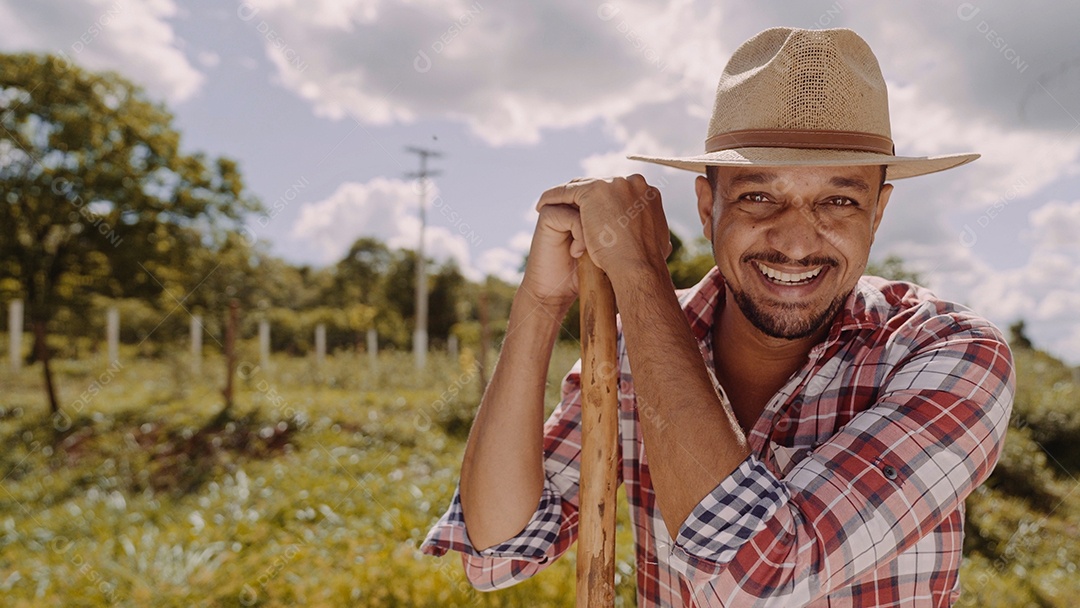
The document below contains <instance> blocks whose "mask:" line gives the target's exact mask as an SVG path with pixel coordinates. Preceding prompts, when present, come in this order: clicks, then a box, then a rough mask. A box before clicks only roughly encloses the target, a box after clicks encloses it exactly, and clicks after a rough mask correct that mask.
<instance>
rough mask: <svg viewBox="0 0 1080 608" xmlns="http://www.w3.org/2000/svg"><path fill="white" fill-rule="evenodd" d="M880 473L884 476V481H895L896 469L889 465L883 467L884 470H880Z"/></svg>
mask: <svg viewBox="0 0 1080 608" xmlns="http://www.w3.org/2000/svg"><path fill="white" fill-rule="evenodd" d="M881 472H882V473H884V474H885V479H888V480H889V481H892V480H894V479H896V469H895V468H893V467H892V466H890V465H885V468H884V469H881Z"/></svg>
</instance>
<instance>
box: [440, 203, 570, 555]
mask: <svg viewBox="0 0 1080 608" xmlns="http://www.w3.org/2000/svg"><path fill="white" fill-rule="evenodd" d="M580 226H581V224H580V220H579V217H578V214H577V212H576V211H574V210H573V209H571V208H569V207H566V206H562V205H553V206H548V207H546V208H544V209H541V210H540V216H539V218H538V219H537V225H536V231H535V232H534V234H533V241H532V246H531V247H530V250H529V261H528V263H527V264H526V268H525V276H524V277H523V278H522V282H521V287H520V288H519V289H518V291H517V294H515V296H514V302H513V305H512V306H511V309H510V320H509V322H508V325H507V328H506V337H505V339H504V341H503V345H502V352H501V353H500V355H499V362H498V364H497V365H496V366H495V373H494V374H493V375H492V378H491V383H490V384H489V385H488V387H487V390H486V391H484V397H483V399H482V401H481V403H480V408H479V410H478V411H477V414H476V420H475V421H474V422H473V427H472V430H471V431H470V433H469V441H468V444H467V446H466V448H465V458H464V461H463V463H462V466H461V484H460V494H461V506H462V511H463V515H464V518H465V525H466V528H467V529H468V533H469V539H470V540H471V542H472V543H473V546H474V547H475V548H476V549H477V550H483V549H486V548H488V547H491V546H493V545H496V544H498V543H501V542H502V541H504V540H507V539H509V538H511V537H513V536H514V535H516V534H517V533H519V532H521V530H522V528H523V527H524V526H525V524H526V523H528V522H529V519H530V518H531V517H532V515H533V513H535V511H536V508H537V503H538V501H539V500H540V495H541V492H542V491H543V486H544V467H543V424H544V387H545V385H546V383H547V372H548V365H549V363H550V360H551V351H552V348H553V346H554V342H555V338H556V337H557V336H558V331H559V327H560V325H561V323H562V319H563V317H564V316H565V315H566V312H567V310H569V308H570V305H571V304H572V303H573V301H574V299H575V298H576V296H577V272H576V262H575V257H577V256H580V255H581V253H582V252H583V251H584V249H585V246H584V243H583V242H582V241H581V240H580V238H575V235H577V236H578V237H580V234H581V232H580Z"/></svg>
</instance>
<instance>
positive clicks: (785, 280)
mask: <svg viewBox="0 0 1080 608" xmlns="http://www.w3.org/2000/svg"><path fill="white" fill-rule="evenodd" d="M754 264H756V265H757V267H758V270H759V271H761V274H763V275H765V278H767V279H769V281H771V282H773V283H776V284H777V285H784V286H787V287H790V286H793V285H806V284H807V283H810V282H811V281H813V280H814V279H816V278H817V277H818V275H820V274H821V271H822V270H824V269H825V267H824V266H817V267H815V268H811V269H810V270H807V271H806V272H799V273H794V274H793V273H790V272H783V271H780V270H776V269H775V268H770V267H768V266H766V265H765V264H762V263H761V262H754Z"/></svg>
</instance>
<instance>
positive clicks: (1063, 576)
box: [0, 345, 1080, 606]
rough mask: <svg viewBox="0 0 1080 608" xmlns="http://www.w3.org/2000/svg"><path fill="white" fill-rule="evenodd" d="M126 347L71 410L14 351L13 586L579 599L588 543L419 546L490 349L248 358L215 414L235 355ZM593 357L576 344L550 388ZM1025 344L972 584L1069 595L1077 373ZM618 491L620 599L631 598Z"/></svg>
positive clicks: (73, 394) (1024, 600) (976, 600)
mask: <svg viewBox="0 0 1080 608" xmlns="http://www.w3.org/2000/svg"><path fill="white" fill-rule="evenodd" d="M251 350H252V349H251V348H250V345H248V348H247V349H246V350H244V351H242V356H241V360H242V361H252V360H253V359H252V357H251ZM123 355H124V357H123V360H124V363H123V365H122V366H120V367H110V366H109V365H108V364H107V363H106V362H105V361H104V360H102V359H101V358H97V359H94V358H89V359H84V360H79V361H57V362H56V364H55V368H56V375H57V378H58V385H59V393H60V396H61V403H62V404H63V406H64V408H65V410H66V411H67V412H68V413H69V415H70V420H66V419H65V420H62V421H60V424H55V423H56V422H57V421H54V420H52V419H50V418H49V417H48V416H47V415H46V408H45V405H44V399H43V394H42V391H41V387H40V378H39V376H40V370H39V369H38V368H36V367H34V368H28V369H24V370H23V371H21V372H19V373H17V374H13V373H11V372H9V371H7V369H6V367H5V369H4V370H3V371H0V387H2V389H0V441H3V446H4V450H3V451H2V454H0V475H3V476H4V478H3V481H2V482H0V596H2V597H3V598H4V602H3V603H4V604H5V605H10V606H44V605H63V606H107V605H117V606H146V605H155V606H291V605H312V606H340V605H363V606H455V605H457V606H571V605H573V601H574V600H573V597H574V593H573V589H574V567H575V564H574V559H573V551H571V552H570V553H569V554H568V555H567V556H566V557H565V558H564V559H562V560H560V561H559V562H558V563H556V564H554V565H553V566H552V567H550V568H549V569H548V570H547V571H545V572H544V573H542V574H541V575H539V576H537V577H534V578H533V579H532V580H529V581H527V582H525V583H523V584H521V585H519V586H517V587H514V588H511V589H508V590H505V591H501V592H497V593H491V594H485V593H479V592H476V591H474V590H472V589H471V588H470V587H469V586H468V584H467V582H466V581H465V579H464V575H463V573H462V570H461V566H460V561H459V559H458V557H457V556H456V555H451V556H447V557H444V558H441V559H435V558H431V557H426V556H423V555H421V554H420V553H419V551H418V550H417V547H418V545H419V542H420V541H421V540H422V539H423V537H424V535H425V534H426V532H427V530H428V528H429V527H430V525H431V524H432V523H433V522H434V521H435V520H436V519H437V518H438V516H439V515H441V513H442V511H443V509H444V508H445V507H446V505H447V503H448V501H449V499H450V497H451V494H452V493H453V490H454V487H455V483H456V480H457V476H458V472H459V470H460V462H461V455H462V451H463V449H464V439H465V436H466V434H467V432H468V425H469V422H470V421H471V418H472V416H473V413H474V411H475V407H476V404H477V402H478V400H479V390H480V389H479V381H478V378H477V375H476V374H475V372H474V371H473V370H474V366H473V365H472V359H471V353H469V352H464V353H463V356H462V357H461V358H460V360H458V361H451V360H449V359H448V358H447V357H446V356H445V355H439V354H434V355H433V356H432V358H431V359H430V361H429V369H428V371H427V373H425V374H423V375H419V374H417V373H416V372H415V371H414V370H413V368H412V359H411V357H410V356H409V355H408V354H406V353H392V352H391V353H385V354H383V355H381V356H380V361H379V365H378V368H377V369H371V368H370V367H369V364H368V361H367V358H366V357H363V356H362V357H355V356H351V355H347V354H343V355H339V356H336V357H331V358H329V359H328V361H327V364H326V365H325V366H324V368H323V369H322V370H316V369H315V367H314V364H313V362H312V361H311V360H304V359H285V358H280V359H278V358H275V359H274V361H273V368H272V369H269V370H263V369H255V367H254V366H253V365H250V364H248V365H246V366H242V367H241V369H242V370H244V373H243V377H242V378H240V379H239V380H238V384H237V399H236V406H235V411H234V412H233V413H232V415H231V416H230V417H229V418H228V420H223V421H221V424H218V425H212V426H208V424H209V423H210V422H211V421H212V420H214V418H215V416H216V415H217V414H218V412H219V411H220V409H221V405H222V398H221V393H220V390H221V387H222V386H223V384H224V381H223V375H222V372H221V370H222V368H223V364H222V362H221V361H220V359H217V358H212V357H211V358H208V359H207V360H206V361H205V362H204V364H203V372H204V373H203V374H201V375H199V376H195V375H193V374H191V373H190V372H189V371H187V362H186V360H185V358H184V357H183V356H176V357H174V358H173V359H168V360H138V361H136V360H134V359H133V357H131V355H132V353H127V352H124V353H123ZM575 357H576V353H575V351H574V349H573V348H572V347H566V346H560V347H559V348H558V349H557V352H556V354H555V357H554V362H553V364H552V370H551V374H550V377H549V383H548V403H549V406H551V405H554V403H555V401H556V400H557V394H558V386H559V380H560V378H561V375H562V374H563V373H564V372H565V370H566V369H567V368H568V367H569V365H570V364H571V363H572V362H573V360H574V358H575ZM1018 360H1019V361H1020V372H1021V373H1022V374H1023V376H1022V378H1028V379H1030V382H1031V383H1032V384H1033V385H1034V386H1036V387H1038V386H1043V387H1044V388H1045V391H1039V390H1035V389H1025V392H1023V393H1022V394H1021V395H1019V396H1018V408H1017V411H1018V415H1017V417H1016V420H1014V423H1015V424H1016V426H1017V428H1016V429H1013V430H1012V431H1011V434H1010V437H1009V442H1008V449H1007V453H1006V456H1005V460H1004V461H1003V466H1002V467H1000V468H999V472H998V473H995V477H994V478H993V479H992V481H991V483H988V484H987V485H986V486H984V488H982V489H980V490H979V491H978V492H977V493H976V494H975V495H974V496H973V497H972V498H971V499H970V500H969V503H968V513H969V534H968V542H967V543H966V545H967V546H966V549H967V553H968V559H966V560H965V564H964V566H963V569H962V582H963V585H964V596H963V599H962V604H963V605H970V606H1025V605H1037V606H1068V605H1072V604H1073V603H1074V600H1075V598H1076V597H1078V596H1080V582H1078V581H1080V575H1078V574H1077V573H1076V564H1077V562H1080V548H1078V546H1080V542H1078V540H1077V539H1078V537H1080V529H1078V527H1077V526H1078V524H1077V522H1078V521H1080V491H1077V490H1078V489H1080V482H1078V481H1077V480H1076V479H1075V477H1074V476H1077V472H1076V471H1075V470H1074V469H1073V468H1071V467H1073V466H1074V464H1075V463H1073V462H1072V461H1070V460H1068V455H1067V454H1066V456H1065V460H1064V461H1063V462H1062V463H1057V462H1055V461H1054V460H1053V458H1054V456H1053V454H1051V453H1050V452H1047V450H1046V449H1045V448H1044V447H1043V446H1045V445H1049V444H1053V443H1054V442H1058V443H1067V439H1068V437H1070V436H1071V435H1068V434H1061V433H1058V434H1056V435H1055V434H1054V433H1053V432H1052V431H1053V429H1059V430H1060V429H1064V430H1066V431H1068V430H1069V429H1072V428H1073V427H1075V426H1080V422H1078V417H1077V416H1075V415H1073V412H1075V407H1076V405H1075V400H1074V399H1073V398H1074V397H1075V396H1076V395H1077V393H1076V392H1075V385H1072V384H1070V382H1071V379H1070V378H1068V377H1066V376H1062V372H1061V369H1060V366H1058V367H1055V366H1054V364H1053V362H1048V361H1046V360H1043V359H1040V358H1038V357H1036V356H1034V355H1032V356H1021V357H1019V359H1018ZM4 363H6V361H5V362H4ZM1059 376H1060V377H1059ZM1040 383H1041V384H1040ZM1070 387H1071V388H1070ZM57 426H60V427H62V430H60V431H58V430H57V429H56V427H57ZM1062 432H1064V431H1062ZM1070 432H1071V431H1070ZM620 498H621V502H622V503H623V504H622V505H621V507H620V518H621V519H620V529H619V537H618V553H619V563H618V578H619V584H618V601H619V604H620V605H633V603H634V581H633V578H634V571H633V570H634V567H633V561H632V539H631V535H630V531H629V528H628V527H627V522H626V505H625V500H624V499H622V497H621V493H620Z"/></svg>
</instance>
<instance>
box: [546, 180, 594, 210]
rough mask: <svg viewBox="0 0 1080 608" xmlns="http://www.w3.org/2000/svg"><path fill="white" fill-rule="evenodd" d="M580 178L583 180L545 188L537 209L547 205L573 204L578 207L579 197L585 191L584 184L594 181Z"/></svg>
mask: <svg viewBox="0 0 1080 608" xmlns="http://www.w3.org/2000/svg"><path fill="white" fill-rule="evenodd" d="M578 179H579V180H581V181H576V180H575V181H570V182H567V183H565V184H562V185H559V186H555V187H554V188H549V189H547V190H545V191H544V193H543V194H541V195H540V200H538V201H537V202H536V210H537V211H539V210H540V209H542V208H544V207H545V206H547V205H573V206H575V207H576V206H577V205H578V201H579V197H580V196H581V194H582V192H583V191H584V189H583V186H586V185H588V184H589V182H591V181H592V180H586V179H583V178H578Z"/></svg>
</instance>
